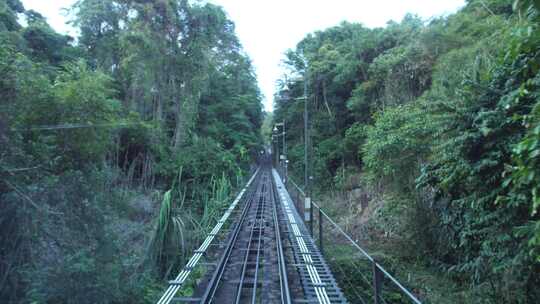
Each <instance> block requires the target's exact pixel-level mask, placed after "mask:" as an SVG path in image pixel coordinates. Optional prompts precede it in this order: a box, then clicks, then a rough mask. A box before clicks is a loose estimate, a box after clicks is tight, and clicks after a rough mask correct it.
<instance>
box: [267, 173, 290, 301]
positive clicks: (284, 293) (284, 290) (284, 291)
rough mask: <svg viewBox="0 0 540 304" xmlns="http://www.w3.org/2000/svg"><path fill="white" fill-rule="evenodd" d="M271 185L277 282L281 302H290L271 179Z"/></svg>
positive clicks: (273, 185)
mask: <svg viewBox="0 0 540 304" xmlns="http://www.w3.org/2000/svg"><path fill="white" fill-rule="evenodd" d="M271 183H272V187H271V188H270V202H271V203H272V206H273V208H272V215H273V219H274V230H275V238H276V251H277V255H278V267H279V283H280V288H281V303H284V304H291V303H292V300H291V293H290V290H289V279H288V277H287V268H286V265H285V256H284V254H283V244H282V243H281V232H280V230H279V221H278V211H277V202H276V189H275V188H274V187H275V183H274V182H273V181H271Z"/></svg>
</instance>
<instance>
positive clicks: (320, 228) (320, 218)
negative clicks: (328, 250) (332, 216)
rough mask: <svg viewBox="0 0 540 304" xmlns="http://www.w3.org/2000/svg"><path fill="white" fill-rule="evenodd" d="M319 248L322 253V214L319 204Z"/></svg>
mask: <svg viewBox="0 0 540 304" xmlns="http://www.w3.org/2000/svg"><path fill="white" fill-rule="evenodd" d="M319 250H320V251H321V254H324V250H323V215H322V210H321V207H320V206H319Z"/></svg>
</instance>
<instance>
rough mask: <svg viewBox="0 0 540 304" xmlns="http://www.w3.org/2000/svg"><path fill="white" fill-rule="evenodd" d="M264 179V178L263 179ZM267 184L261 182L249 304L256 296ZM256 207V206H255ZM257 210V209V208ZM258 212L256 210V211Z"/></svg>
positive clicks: (253, 303)
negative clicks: (259, 210) (259, 208)
mask: <svg viewBox="0 0 540 304" xmlns="http://www.w3.org/2000/svg"><path fill="white" fill-rule="evenodd" d="M265 181H266V179H265ZM267 191H268V189H267V184H263V191H262V199H263V202H262V204H263V205H262V212H261V218H259V236H258V239H257V242H258V244H257V257H256V258H255V263H256V264H255V273H254V274H253V291H252V296H251V304H255V301H256V298H257V281H258V280H259V264H260V257H261V240H262V236H263V235H262V231H263V219H262V216H263V215H264V211H265V207H266V203H267V200H266V199H267V197H266V196H267ZM257 208H258V207H257ZM257 211H258V210H257ZM257 213H258V212H257ZM257 213H255V214H256V215H255V218H256V219H257Z"/></svg>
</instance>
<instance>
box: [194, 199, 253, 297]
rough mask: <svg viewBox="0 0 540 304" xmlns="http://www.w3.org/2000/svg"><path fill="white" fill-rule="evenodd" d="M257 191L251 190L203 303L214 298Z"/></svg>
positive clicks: (205, 293)
mask: <svg viewBox="0 0 540 304" xmlns="http://www.w3.org/2000/svg"><path fill="white" fill-rule="evenodd" d="M256 193H257V189H255V190H253V191H252V192H251V195H250V197H249V199H248V201H247V202H246V204H245V205H244V209H243V210H242V214H241V216H240V220H239V221H238V223H237V224H236V226H235V227H234V230H233V234H232V237H231V238H230V239H229V242H228V243H227V247H226V249H225V252H224V253H223V255H222V256H221V259H220V260H219V262H218V267H217V269H216V270H215V271H214V273H213V275H212V278H211V279H210V281H209V283H208V287H207V288H206V290H205V292H204V295H203V296H202V298H201V302H200V303H201V304H206V303H210V302H211V301H212V300H213V298H214V295H215V293H216V290H217V286H218V283H219V282H220V281H221V277H222V276H223V273H224V270H225V266H226V265H227V262H228V260H229V258H230V257H231V253H232V250H233V247H234V244H235V243H236V239H237V238H238V235H239V234H240V231H242V226H243V225H244V222H245V220H246V218H247V214H248V211H249V209H250V208H251V204H252V203H253V200H254V198H255V196H256Z"/></svg>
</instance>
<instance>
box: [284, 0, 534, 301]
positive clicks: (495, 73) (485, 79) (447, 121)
mask: <svg viewBox="0 0 540 304" xmlns="http://www.w3.org/2000/svg"><path fill="white" fill-rule="evenodd" d="M539 12H540V6H539V4H538V2H537V1H515V3H513V2H512V1H510V0H469V1H467V3H466V5H465V6H464V7H463V8H462V9H461V10H460V11H459V12H457V13H455V14H452V15H449V16H446V17H440V18H435V19H432V20H429V21H424V20H421V19H419V18H418V17H415V16H411V15H408V16H406V17H405V18H404V19H403V20H402V21H401V22H400V23H396V22H390V23H388V24H387V26H386V27H384V28H376V29H369V28H366V27H364V26H362V25H360V24H352V23H342V24H340V25H339V26H336V27H333V28H329V29H327V30H324V31H320V32H315V33H313V34H310V35H308V36H307V37H306V38H305V39H304V40H302V41H301V42H300V43H299V44H298V46H297V47H296V49H295V50H291V51H289V52H288V53H287V58H286V62H287V63H288V65H289V67H290V69H291V75H289V76H288V79H283V81H282V83H283V84H285V83H286V82H288V87H290V88H291V89H290V91H286V90H283V91H281V92H280V94H278V96H276V104H277V107H276V111H275V113H274V115H275V116H274V118H275V121H277V122H279V121H281V120H283V119H285V120H286V121H287V123H288V125H289V126H290V128H289V130H288V133H287V142H288V143H289V158H290V159H291V167H292V169H293V170H292V171H293V173H295V174H298V175H301V173H302V157H303V153H302V149H303V147H302V143H303V139H302V136H303V134H302V133H301V132H302V131H301V130H302V127H301V126H302V125H301V124H302V123H303V119H302V110H303V109H302V105H301V101H300V102H293V101H294V100H295V98H298V97H300V96H302V94H303V92H302V88H303V85H304V81H307V83H308V87H309V89H308V91H309V95H308V97H309V101H308V102H309V111H310V116H311V117H312V120H311V122H310V123H311V136H312V155H313V156H312V159H311V162H310V163H311V167H312V170H313V175H314V178H315V182H316V185H317V186H318V188H319V190H320V191H322V192H324V191H325V190H328V189H331V188H334V187H337V188H341V187H351V184H350V183H348V182H347V180H348V177H349V176H351V175H353V176H354V175H356V176H358V175H360V176H361V177H362V178H361V180H362V182H361V183H360V184H356V185H352V187H362V188H363V189H364V191H367V192H371V193H372V194H373V196H376V197H379V198H381V197H382V198H384V201H385V206H384V208H386V209H387V212H388V213H385V214H386V215H385V216H388V217H390V218H387V219H386V221H387V222H392V224H391V225H388V226H386V227H383V228H382V229H386V230H387V231H386V232H387V233H391V234H395V235H397V237H398V238H399V239H401V240H402V242H400V245H401V246H405V248H407V249H408V251H409V252H410V257H413V259H416V260H419V261H420V262H423V263H426V264H429V265H432V266H435V267H438V268H439V269H441V270H444V271H446V272H448V273H449V274H450V275H451V276H452V277H453V278H454V279H455V280H456V281H458V282H461V283H462V284H463V286H472V287H473V288H472V292H473V293H475V294H476V295H477V298H476V300H475V301H474V302H477V303H478V302H480V300H479V298H482V299H484V300H483V301H485V302H488V303H493V302H505V303H534V302H536V301H537V299H538V297H539V296H540V295H539V293H538V285H539V284H540V281H539V278H540V241H539V240H540V217H539V214H538V211H539V206H540V192H539V191H540V190H539V188H538V185H539V181H540V179H539V174H540V171H539V170H540V167H539V164H540V163H539V161H538V156H539V155H540V145H539V143H538V142H539V141H538V140H539V139H540V137H539V134H540V126H539V124H538V123H539V116H538V115H539V114H538V113H539V109H540V99H539V97H540V86H539V85H540V82H539V81H540V76H539V73H538V72H539V70H540V51H539V50H540V28H539V19H538V18H539ZM291 79H292V80H291ZM283 87H284V86H283ZM299 180H300V179H299ZM392 210H394V211H392ZM462 301H463V299H462Z"/></svg>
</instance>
